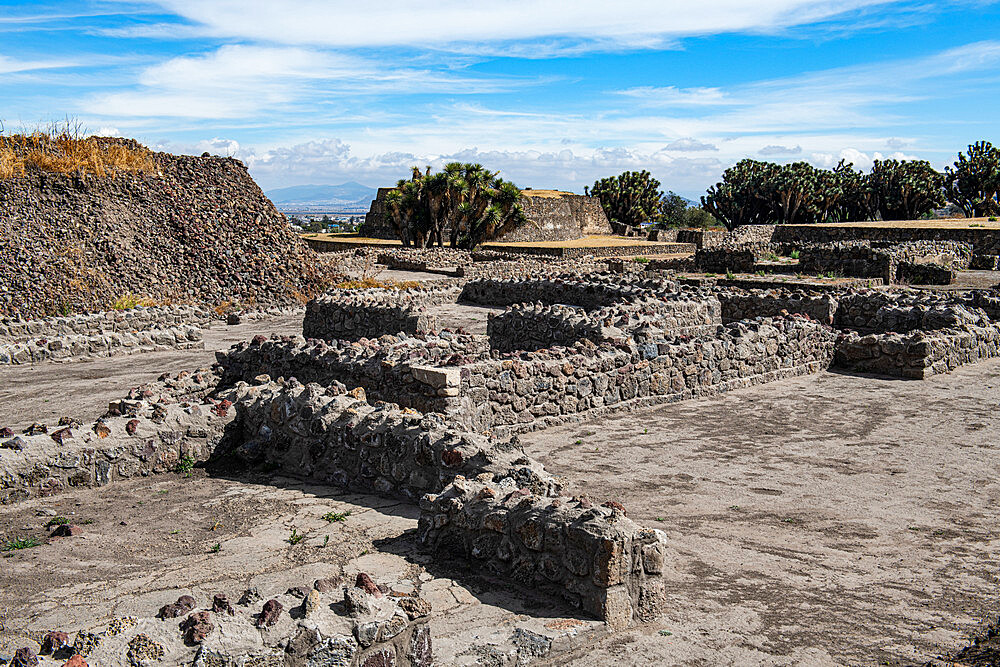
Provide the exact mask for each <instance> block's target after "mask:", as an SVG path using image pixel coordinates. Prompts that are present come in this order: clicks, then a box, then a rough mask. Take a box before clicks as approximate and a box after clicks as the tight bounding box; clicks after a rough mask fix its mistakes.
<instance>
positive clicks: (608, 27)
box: [140, 0, 898, 50]
mask: <svg viewBox="0 0 1000 667" xmlns="http://www.w3.org/2000/svg"><path fill="white" fill-rule="evenodd" d="M894 2H897V3H898V0H758V1H757V2H753V3H750V2H746V1H745V0H708V1H706V2H701V3H690V2H687V1H686V0H619V1H618V2H607V1H606V0H577V1H576V2H574V3H573V4H572V5H571V6H569V5H567V4H566V3H565V2H564V1H563V0H505V2H492V3H486V2H467V1H466V0H439V1H437V2H433V3H423V4H414V3H412V2H409V1H408V0H383V2H380V3H375V4H373V3H357V2H352V1H348V0H297V1H294V2H281V3H276V2H273V1H272V0H156V1H153V0H150V2H149V4H154V5H158V6H160V7H163V8H164V9H166V10H167V11H169V12H172V13H174V14H176V15H178V16H180V17H182V18H183V19H185V20H186V21H188V22H190V23H193V24H194V25H195V26H197V27H199V28H200V29H201V30H202V31H203V33H204V34H207V35H212V36H216V37H223V38H235V39H250V40H260V41H266V42H276V43H283V44H312V45H321V46H332V47H338V48H342V47H370V46H397V45H409V46H419V47H427V46H430V47H435V46H437V47H440V46H445V45H459V46H460V47H461V45H463V44H464V45H466V46H467V47H470V48H483V45H485V44H490V43H493V44H498V43H504V42H512V41H516V40H531V41H542V42H543V44H544V45H547V46H548V47H549V48H550V49H551V48H553V46H557V45H558V42H557V41H554V40H569V42H570V48H576V49H580V48H581V47H582V44H583V43H584V42H590V43H591V45H592V46H593V47H594V48H597V49H604V50H606V49H608V48H649V47H654V48H663V46H664V43H665V42H669V40H671V39H673V38H676V37H683V36H690V35H708V34H720V33H726V32H770V31H776V30H781V29H784V28H788V27H792V26H800V25H807V24H812V23H816V22H820V21H826V20H829V19H831V18H834V17H838V16H842V15H844V14H849V13H852V12H854V11H855V10H859V9H864V8H867V7H872V6H878V5H887V4H894ZM140 29H141V30H146V31H148V30H149V28H148V27H143V28H140Z"/></svg>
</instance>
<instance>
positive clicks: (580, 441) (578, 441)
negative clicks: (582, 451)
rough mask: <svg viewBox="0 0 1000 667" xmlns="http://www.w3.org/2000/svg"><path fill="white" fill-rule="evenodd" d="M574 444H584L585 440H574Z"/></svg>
mask: <svg viewBox="0 0 1000 667" xmlns="http://www.w3.org/2000/svg"><path fill="white" fill-rule="evenodd" d="M573 444H574V445H582V444H583V440H577V441H576V442H574V443H573Z"/></svg>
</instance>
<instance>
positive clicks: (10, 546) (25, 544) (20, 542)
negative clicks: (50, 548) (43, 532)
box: [0, 537, 42, 551]
mask: <svg viewBox="0 0 1000 667" xmlns="http://www.w3.org/2000/svg"><path fill="white" fill-rule="evenodd" d="M41 544H42V542H41V540H39V539H38V538H37V537H17V538H14V539H13V540H10V541H9V542H7V544H5V545H3V548H2V549H0V551H19V550H20V549H31V548H33V547H37V546H41Z"/></svg>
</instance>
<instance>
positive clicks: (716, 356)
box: [454, 318, 837, 433]
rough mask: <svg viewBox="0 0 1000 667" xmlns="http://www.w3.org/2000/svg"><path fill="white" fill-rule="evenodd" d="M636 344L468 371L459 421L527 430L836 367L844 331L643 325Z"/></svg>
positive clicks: (583, 345) (758, 324) (770, 324)
mask: <svg viewBox="0 0 1000 667" xmlns="http://www.w3.org/2000/svg"><path fill="white" fill-rule="evenodd" d="M637 333H638V338H637V339H636V341H635V342H634V344H621V345H607V344H606V345H602V346H600V347H598V346H596V345H594V344H593V343H591V342H590V341H586V340H585V341H581V342H579V343H577V344H575V345H574V346H573V347H572V348H569V349H567V350H565V351H560V352H558V353H555V352H554V351H552V350H546V351H541V352H537V353H525V354H522V355H520V357H519V358H517V359H505V360H488V361H481V362H476V363H471V364H468V365H466V366H465V367H463V368H462V387H461V399H460V406H459V407H458V408H457V409H456V411H455V413H454V416H455V418H458V419H462V421H463V423H464V424H465V425H466V426H468V427H470V428H472V429H473V430H476V431H480V432H483V431H487V430H492V431H494V432H496V433H510V432H522V431H528V430H534V429H537V428H542V427H545V426H548V425H552V424H557V423H562V422H564V421H566V420H567V419H576V418H579V417H580V416H582V415H584V414H587V413H595V412H598V413H599V412H605V411H611V410H620V409H624V408H627V407H631V406H645V405H652V404H656V403H661V402H669V401H675V400H681V399H686V398H692V397H695V396H702V395H711V394H716V393H721V392H724V391H730V390H732V389H736V388H741V387H748V386H752V385H755V384H763V383H766V382H771V381H773V380H776V379H779V378H783V377H791V376H794V375H801V374H805V373H814V372H817V371H819V370H822V369H824V368H826V367H828V366H829V364H830V362H831V360H832V357H833V350H834V344H835V341H836V338H837V334H836V333H835V332H834V331H833V330H832V329H830V328H829V327H826V326H823V325H820V324H818V323H816V322H813V321H810V320H805V319H802V318H788V319H782V318H778V319H774V320H756V321H752V322H740V323H734V324H730V325H727V326H725V327H720V328H719V331H718V333H717V334H716V335H714V336H703V337H698V338H695V339H694V340H690V341H685V340H683V339H676V338H666V337H664V336H663V335H662V334H660V335H659V336H657V335H655V334H652V335H650V334H649V333H648V332H643V331H641V330H640V331H639V332H637Z"/></svg>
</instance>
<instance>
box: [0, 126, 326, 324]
mask: <svg viewBox="0 0 1000 667" xmlns="http://www.w3.org/2000/svg"><path fill="white" fill-rule="evenodd" d="M117 141H125V140H117ZM129 145H131V146H134V147H136V148H139V146H138V145H137V144H135V143H134V142H129ZM153 164H154V170H153V171H148V172H128V171H122V172H118V173H117V174H115V175H111V176H106V177H96V176H81V175H65V174H55V173H47V172H43V171H41V170H38V169H37V168H33V169H31V170H29V171H28V173H27V174H26V175H24V176H19V177H15V178H9V179H5V180H0V267H2V270H0V316H9V317H21V318H36V317H43V316H46V315H55V314H66V313H69V312H84V311H98V310H106V309H108V308H109V307H110V306H111V305H112V304H114V302H115V301H116V300H117V299H120V298H122V297H123V296H125V295H140V296H143V297H148V298H149V299H151V300H152V301H154V302H167V303H176V302H196V303H204V304H210V305H223V304H229V303H233V304H236V305H238V306H241V307H259V306H269V305H284V304H290V303H292V302H294V301H296V300H303V297H307V296H312V295H314V294H315V293H317V292H318V291H319V290H320V289H321V288H322V287H324V286H325V285H326V284H328V282H329V280H330V278H329V274H330V273H331V272H332V271H333V268H332V267H334V266H335V265H334V264H333V262H331V261H330V260H329V259H328V258H321V257H318V256H317V255H316V254H315V253H314V252H313V251H311V250H309V248H308V247H307V246H306V245H305V244H304V243H303V242H302V241H301V240H300V239H299V238H298V236H297V235H296V234H295V232H294V231H293V230H292V229H291V227H289V225H288V223H287V221H286V219H285V217H284V216H283V215H282V214H281V213H279V212H278V211H277V209H275V207H274V205H273V204H272V203H271V202H270V201H269V200H268V199H267V197H265V196H264V193H263V192H262V191H261V189H260V188H259V187H258V186H257V184H256V183H255V182H254V181H253V179H252V178H251V177H250V175H249V173H248V172H247V169H246V167H245V166H244V165H243V164H242V163H241V162H239V161H238V160H234V159H231V158H218V157H205V156H203V157H192V156H179V155H170V154H167V153H155V154H153Z"/></svg>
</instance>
